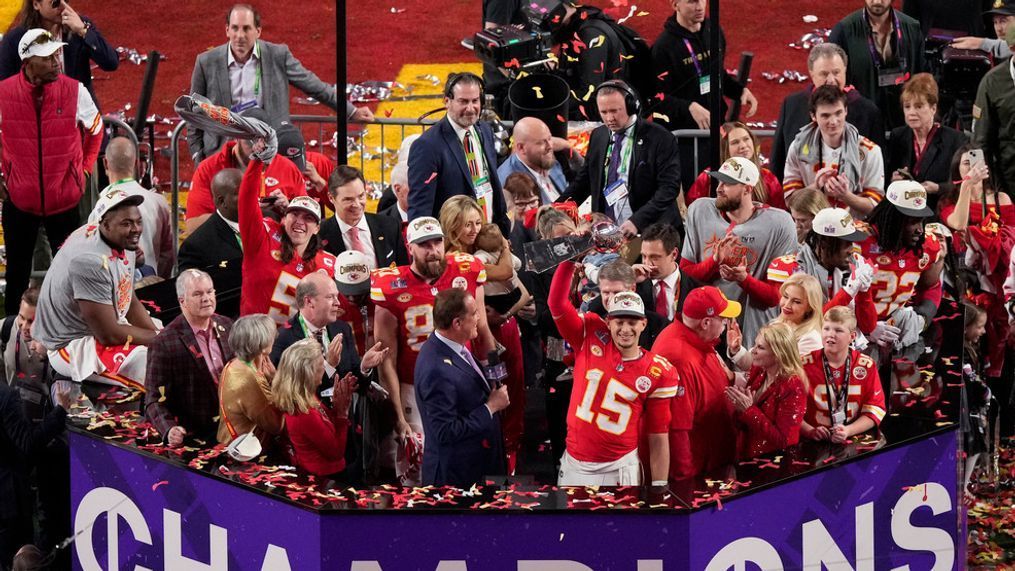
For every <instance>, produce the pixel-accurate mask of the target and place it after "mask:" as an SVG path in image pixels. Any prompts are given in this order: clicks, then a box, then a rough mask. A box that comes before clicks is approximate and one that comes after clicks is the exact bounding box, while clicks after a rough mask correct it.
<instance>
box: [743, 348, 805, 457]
mask: <svg viewBox="0 0 1015 571" xmlns="http://www.w3.org/2000/svg"><path fill="white" fill-rule="evenodd" d="M764 382H765V371H764V370H762V369H761V368H760V367H751V370H750V371H749V372H748V373H747V386H748V388H750V389H751V390H752V391H755V392H757V390H758V389H759V388H760V387H761V384H762V383H764ZM755 401H757V402H756V403H755V404H753V405H751V406H750V407H748V408H747V409H746V410H744V411H743V412H737V413H735V414H734V416H735V417H736V423H737V431H738V435H737V450H738V451H739V455H740V458H742V459H746V458H754V457H755V456H760V455H761V454H767V453H769V452H775V451H776V450H782V449H783V448H787V447H789V446H793V445H794V444H796V443H797V442H799V441H800V424H801V423H802V422H803V421H804V413H806V412H807V392H806V389H805V388H804V384H803V383H802V382H801V381H800V379H799V378H798V377H790V378H788V379H787V378H785V377H780V378H778V379H776V380H775V382H774V383H772V386H770V387H768V389H767V390H765V393H764V394H762V395H760V398H759V397H757V396H756V397H755Z"/></svg>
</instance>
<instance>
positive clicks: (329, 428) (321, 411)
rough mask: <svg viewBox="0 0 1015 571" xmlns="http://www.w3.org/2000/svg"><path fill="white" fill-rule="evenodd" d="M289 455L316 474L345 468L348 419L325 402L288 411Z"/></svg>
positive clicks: (330, 473) (336, 471) (286, 423)
mask: <svg viewBox="0 0 1015 571" xmlns="http://www.w3.org/2000/svg"><path fill="white" fill-rule="evenodd" d="M285 426H286V432H287V433H288V435H289V456H290V457H291V458H292V461H293V463H294V464H296V466H297V467H299V468H300V469H302V470H306V471H307V472H309V473H311V474H313V475H315V476H330V475H332V474H336V473H338V472H341V471H342V470H345V443H346V439H347V438H348V436H349V420H348V419H345V418H338V417H337V416H336V415H335V412H334V411H333V410H332V409H331V408H330V407H327V406H325V405H323V404H321V405H319V406H318V407H317V408H314V409H311V410H310V411H308V412H306V413H303V414H287V415H285Z"/></svg>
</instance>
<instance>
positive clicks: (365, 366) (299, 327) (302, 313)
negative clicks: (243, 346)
mask: <svg viewBox="0 0 1015 571" xmlns="http://www.w3.org/2000/svg"><path fill="white" fill-rule="evenodd" d="M296 307H297V308H298V309H299V312H298V313H297V314H296V315H295V316H294V317H293V318H292V319H290V320H289V324H288V326H287V327H283V328H281V329H279V331H278V336H277V337H275V344H274V345H273V346H272V348H271V362H272V363H274V364H275V365H276V366H278V362H279V360H280V359H281V358H282V352H283V351H285V350H286V349H287V348H288V347H289V346H290V345H292V344H293V343H295V342H297V341H299V340H301V339H307V338H314V339H317V341H318V342H319V343H320V344H321V346H322V347H323V349H324V377H325V378H324V382H323V383H322V384H321V389H322V390H323V389H326V388H328V387H330V386H331V385H332V383H333V382H334V379H335V375H336V374H337V375H338V377H339V378H341V377H343V376H345V375H346V374H348V373H352V374H353V375H356V376H357V377H359V378H360V380H365V379H367V378H368V377H370V376H372V375H373V374H374V370H375V369H376V367H377V365H380V364H381V361H383V360H384V358H385V357H386V356H387V354H388V351H389V350H388V349H381V344H380V343H376V344H374V346H373V347H371V348H370V349H368V350H367V352H366V354H364V355H363V359H362V360H361V359H360V356H359V354H358V353H356V341H355V338H354V337H353V333H352V327H350V326H349V324H348V323H346V322H344V321H339V319H338V309H339V305H338V286H336V285H335V280H333V279H331V277H329V276H328V275H327V274H325V273H323V272H314V273H311V274H307V275H306V276H304V277H303V279H301V280H300V281H299V283H298V284H297V285H296ZM360 385H361V386H362V385H363V383H360Z"/></svg>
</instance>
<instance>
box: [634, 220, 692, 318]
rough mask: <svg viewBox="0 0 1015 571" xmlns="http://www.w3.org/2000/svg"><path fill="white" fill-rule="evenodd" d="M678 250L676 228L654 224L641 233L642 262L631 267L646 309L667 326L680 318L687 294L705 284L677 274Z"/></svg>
mask: <svg viewBox="0 0 1015 571" xmlns="http://www.w3.org/2000/svg"><path fill="white" fill-rule="evenodd" d="M680 247H681V242H680V233H679V232H677V229H676V228H674V227H673V226H670V225H669V224H663V223H661V222H659V223H656V224H653V225H651V226H649V227H648V228H646V229H645V231H644V232H642V233H641V263H640V264H635V265H634V267H633V269H634V273H635V274H636V275H637V280H638V287H637V290H636V291H637V292H638V295H639V296H641V299H642V301H643V302H645V307H646V308H654V309H655V311H656V313H658V314H659V315H661V316H662V317H663V318H664V319H665V320H666V323H667V324H669V322H671V321H673V320H674V319H676V318H677V316H679V315H680V310H681V309H682V308H683V306H684V299H685V298H687V294H689V293H691V290H693V289H694V288H697V287H701V286H702V285H704V284H702V283H700V282H698V281H697V280H695V279H694V278H692V277H691V276H689V275H687V274H685V273H682V272H681V271H680ZM650 323H651V322H650Z"/></svg>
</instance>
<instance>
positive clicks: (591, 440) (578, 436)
mask: <svg viewBox="0 0 1015 571" xmlns="http://www.w3.org/2000/svg"><path fill="white" fill-rule="evenodd" d="M574 267H575V265H574V262H564V263H562V264H561V265H560V266H559V267H558V268H557V271H556V274H555V275H554V276H553V283H552V285H551V286H550V295H549V299H548V300H547V303H548V305H549V306H550V312H551V314H552V315H553V321H554V323H556V325H557V329H559V330H560V333H561V335H563V336H564V339H565V340H566V341H567V342H568V343H570V344H571V347H573V348H574V355H575V364H574V389H573V390H572V392H571V403H570V406H569V407H568V412H567V448H566V450H565V451H564V456H563V458H561V460H560V474H559V477H558V479H557V484H558V485H561V486H600V485H601V486H628V485H639V484H641V483H642V477H641V463H640V462H639V460H638V441H639V434H638V430H639V427H641V426H642V415H643V414H644V415H647V419H646V420H647V422H646V424H645V430H647V431H648V433H649V434H648V446H649V458H650V460H649V463H650V466H649V472H650V474H651V482H652V485H653V486H663V485H666V475H667V472H668V470H669V464H670V448H669V442H668V432H669V424H670V399H672V398H673V397H675V396H676V394H677V389H678V387H677V385H678V382H679V379H678V377H677V373H676V371H675V370H674V369H673V366H672V365H670V363H669V361H667V360H666V359H664V358H662V357H660V356H658V355H654V354H652V353H651V352H649V351H645V350H643V349H642V348H641V347H639V346H638V337H639V336H640V335H641V332H642V331H643V330H644V329H645V305H644V302H643V301H642V300H641V297H639V296H638V294H636V293H634V292H620V293H617V294H615V295H614V296H613V298H612V299H611V300H610V305H609V307H608V308H607V311H608V313H607V319H606V321H603V318H602V317H600V316H598V315H596V314H594V313H591V312H588V313H585V314H584V315H579V314H578V312H577V310H575V308H574V306H573V305H571V304H570V303H569V302H568V290H569V289H570V285H571V280H572V279H573V278H574Z"/></svg>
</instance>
